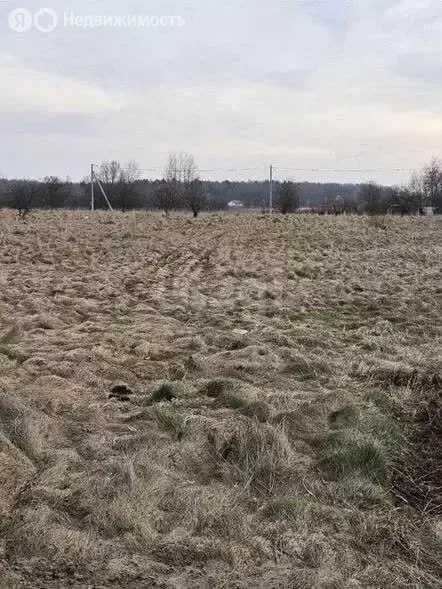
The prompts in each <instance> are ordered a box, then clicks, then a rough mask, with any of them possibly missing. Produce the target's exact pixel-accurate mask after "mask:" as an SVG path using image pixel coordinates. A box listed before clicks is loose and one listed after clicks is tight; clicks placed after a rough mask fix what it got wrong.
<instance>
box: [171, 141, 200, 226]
mask: <svg viewBox="0 0 442 589" xmlns="http://www.w3.org/2000/svg"><path fill="white" fill-rule="evenodd" d="M178 163H179V166H180V170H181V177H182V183H183V196H184V202H185V204H186V206H187V207H188V208H189V209H190V210H191V211H192V213H193V216H194V217H195V218H196V217H198V214H199V213H200V212H201V210H202V209H203V207H204V205H205V200H206V199H205V194H204V190H203V185H202V182H201V181H200V179H199V176H198V168H197V165H196V162H195V159H194V157H193V155H192V154H191V153H182V154H180V155H179V157H178Z"/></svg>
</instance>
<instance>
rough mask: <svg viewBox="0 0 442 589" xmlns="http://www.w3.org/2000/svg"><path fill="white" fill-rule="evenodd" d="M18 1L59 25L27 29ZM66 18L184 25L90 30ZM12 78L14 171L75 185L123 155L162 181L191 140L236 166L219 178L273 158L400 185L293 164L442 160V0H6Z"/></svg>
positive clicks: (4, 152)
mask: <svg viewBox="0 0 442 589" xmlns="http://www.w3.org/2000/svg"><path fill="white" fill-rule="evenodd" d="M17 8H27V9H28V10H29V11H31V12H32V13H35V12H36V11H37V10H39V9H42V8H51V9H52V10H54V11H55V12H56V14H57V16H58V25H57V27H56V28H55V29H54V30H53V31H52V32H49V33H45V32H41V31H39V30H37V29H36V28H35V27H34V26H32V28H31V29H30V30H28V31H23V32H15V31H14V30H12V29H11V28H10V27H9V24H8V16H9V14H10V12H11V10H14V9H17ZM64 13H67V16H68V17H69V15H70V14H71V13H74V15H75V16H80V17H81V16H83V17H86V16H87V15H91V14H94V15H102V16H104V15H107V16H112V15H115V16H118V15H120V16H123V15H151V16H180V17H182V19H183V20H184V21H185V24H184V25H183V26H166V27H154V26H149V27H138V28H134V27H106V28H99V27H96V28H94V29H92V28H84V27H81V26H80V27H79V26H65V23H64ZM151 22H154V21H151ZM163 22H164V21H163ZM39 23H40V24H41V25H42V27H44V26H48V24H49V25H50V24H51V19H50V17H45V16H44V17H42V19H41V22H40V21H39ZM0 88H1V90H0V128H1V148H0V149H1V157H0V175H4V176H8V177H14V176H17V177H24V176H25V177H36V178H39V177H42V176H44V175H47V174H57V175H59V176H62V177H66V176H70V177H71V178H72V179H78V178H81V177H83V176H85V175H86V174H87V172H88V168H89V166H90V163H91V162H101V161H103V160H110V159H117V160H120V161H122V162H126V161H128V160H135V161H136V162H138V164H139V165H140V167H141V168H143V170H145V172H144V174H143V175H145V176H150V177H152V176H158V175H160V170H161V169H162V168H163V167H164V162H165V159H166V157H167V154H168V152H170V151H180V150H183V151H189V152H192V153H193V154H194V156H195V158H196V160H197V163H198V165H199V167H200V168H201V169H203V170H211V169H220V168H222V169H227V168H234V169H235V170H234V171H227V170H223V171H219V172H204V173H203V176H205V177H211V178H214V179H224V178H226V177H227V178H230V179H249V178H252V179H255V178H263V177H265V175H266V174H267V169H268V165H269V164H270V163H273V164H274V165H275V166H276V167H277V169H276V171H275V174H276V176H277V178H278V179H279V178H281V179H283V178H292V179H299V180H317V181H324V180H331V181H364V180H368V179H371V178H373V179H375V180H378V181H381V182H386V183H395V182H401V181H405V180H406V179H407V178H408V177H409V175H410V173H409V172H408V171H401V172H393V171H382V172H379V171H376V172H351V171H350V172H331V171H330V172H320V171H317V172H309V171H296V170H295V168H320V169H327V170H328V169H339V170H344V169H345V170H354V169H360V168H373V169H382V170H384V169H389V168H415V167H419V166H421V165H422V164H424V163H425V162H426V161H427V160H429V159H430V158H431V157H432V156H434V155H442V2H441V0H265V1H264V0H182V1H181V2H179V1H177V0H161V1H159V0H158V1H149V0H144V1H143V0H132V1H131V0H125V1H124V2H123V1H122V0H106V1H103V2H102V1H91V0H89V1H84V0H75V2H74V1H73V0H71V1H70V2H65V1H64V0H60V1H54V0H42V2H40V1H33V2H29V1H26V0H24V1H22V0H14V1H5V0H0ZM254 168H256V170H255V169H254ZM150 169H158V172H155V171H149V170H150Z"/></svg>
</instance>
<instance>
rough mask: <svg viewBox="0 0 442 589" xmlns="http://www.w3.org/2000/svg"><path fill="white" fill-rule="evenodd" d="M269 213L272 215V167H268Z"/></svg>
mask: <svg viewBox="0 0 442 589" xmlns="http://www.w3.org/2000/svg"><path fill="white" fill-rule="evenodd" d="M269 212H270V214H272V213H273V166H270V199H269Z"/></svg>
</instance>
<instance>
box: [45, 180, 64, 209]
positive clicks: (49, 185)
mask: <svg viewBox="0 0 442 589" xmlns="http://www.w3.org/2000/svg"><path fill="white" fill-rule="evenodd" d="M43 185H44V195H45V201H46V204H47V206H49V208H51V209H55V208H56V207H57V206H58V205H59V198H58V197H59V191H60V189H61V188H63V186H64V182H62V181H61V180H60V179H59V178H57V176H46V177H45V178H44V179H43Z"/></svg>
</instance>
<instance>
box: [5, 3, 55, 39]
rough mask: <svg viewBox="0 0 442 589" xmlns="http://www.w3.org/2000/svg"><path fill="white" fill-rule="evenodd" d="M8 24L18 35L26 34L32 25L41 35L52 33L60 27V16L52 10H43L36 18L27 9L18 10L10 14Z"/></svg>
mask: <svg viewBox="0 0 442 589" xmlns="http://www.w3.org/2000/svg"><path fill="white" fill-rule="evenodd" d="M8 24H9V27H10V28H11V29H12V30H13V31H15V32H16V33H25V32H26V31H29V29H31V28H32V25H34V27H35V28H36V29H37V31H40V33H51V32H52V31H53V30H54V29H55V27H56V26H57V25H58V16H57V13H56V12H54V11H53V10H51V9H50V8H41V9H40V10H37V12H36V13H35V14H34V16H32V14H31V13H30V12H29V10H27V9H26V8H16V9H15V10H12V12H10V13H9V16H8Z"/></svg>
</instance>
